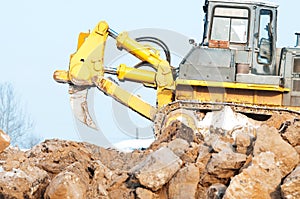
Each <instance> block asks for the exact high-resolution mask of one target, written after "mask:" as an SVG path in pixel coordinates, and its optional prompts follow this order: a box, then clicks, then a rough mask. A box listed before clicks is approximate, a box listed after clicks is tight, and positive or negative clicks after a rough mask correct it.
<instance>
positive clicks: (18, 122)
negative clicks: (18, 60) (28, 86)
mask: <svg viewBox="0 0 300 199" xmlns="http://www.w3.org/2000/svg"><path fill="white" fill-rule="evenodd" d="M0 129H2V130H3V131H4V132H6V133H7V134H8V135H9V136H10V138H11V145H18V146H19V147H25V148H29V147H32V145H34V144H37V143H38V142H39V140H40V139H39V138H38V137H37V136H34V135H33V134H32V133H31V132H30V131H31V130H32V129H33V121H32V120H31V119H30V117H29V115H28V114H27V113H26V112H25V110H24V109H23V108H22V107H21V102H20V100H19V99H17V96H16V93H15V91H14V88H13V86H12V84H10V83H2V84H0ZM26 142H27V143H26ZM20 145H21V146H20Z"/></svg>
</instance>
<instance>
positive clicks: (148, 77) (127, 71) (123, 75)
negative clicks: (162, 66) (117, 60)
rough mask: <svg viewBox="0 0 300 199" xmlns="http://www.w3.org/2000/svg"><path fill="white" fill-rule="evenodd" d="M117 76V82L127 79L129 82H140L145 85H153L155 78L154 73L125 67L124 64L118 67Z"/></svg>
mask: <svg viewBox="0 0 300 199" xmlns="http://www.w3.org/2000/svg"><path fill="white" fill-rule="evenodd" d="M117 75H118V79H119V80H125V79H127V80H131V81H136V82H142V83H147V84H155V77H156V73H155V72H153V71H149V70H142V69H136V68H132V67H127V66H126V65H125V64H121V65H120V66H119V67H118V70H117Z"/></svg>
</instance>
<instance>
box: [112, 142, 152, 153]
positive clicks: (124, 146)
mask: <svg viewBox="0 0 300 199" xmlns="http://www.w3.org/2000/svg"><path fill="white" fill-rule="evenodd" d="M153 141H154V139H133V140H124V141H121V142H118V143H115V144H114V146H115V147H116V148H117V149H118V150H120V151H123V152H132V151H134V150H136V149H144V148H148V147H149V146H150V145H151V144H152V142H153Z"/></svg>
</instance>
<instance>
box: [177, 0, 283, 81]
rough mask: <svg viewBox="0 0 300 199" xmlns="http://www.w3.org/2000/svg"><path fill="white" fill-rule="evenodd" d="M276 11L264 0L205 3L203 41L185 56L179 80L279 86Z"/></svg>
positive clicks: (217, 0)
mask: <svg viewBox="0 0 300 199" xmlns="http://www.w3.org/2000/svg"><path fill="white" fill-rule="evenodd" d="M277 8H278V5H275V4H274V3H270V2H265V1H263V2H262V1H256V0H244V1H240V0H206V2H205V5H204V6H203V10H204V12H205V18H204V21H205V24H204V33H203V42H202V44H201V45H200V46H197V47H194V48H193V49H192V50H191V51H190V53H189V54H188V55H187V56H186V57H185V59H184V60H183V62H182V63H181V69H180V70H181V72H179V78H186V79H190V78H191V79H196V80H204V81H223V82H226V81H228V82H242V83H262V84H276V85H278V84H280V78H279V68H278V67H276V37H277V35H276V26H277V22H276V19H277ZM191 67H192V68H194V69H192V68H191ZM195 73H197V74H198V75H195ZM212 74H213V75H212ZM256 76H259V77H258V78H256ZM263 76H265V77H263Z"/></svg>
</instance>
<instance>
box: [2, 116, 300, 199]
mask: <svg viewBox="0 0 300 199" xmlns="http://www.w3.org/2000/svg"><path fill="white" fill-rule="evenodd" d="M230 114H231V115H232V116H233V117H231V119H229V120H230V121H229V120H226V117H225V115H226V114H225V115H224V113H223V115H222V114H219V115H218V114H217V113H216V114H214V113H211V114H210V115H209V116H207V117H206V118H204V119H203V121H202V123H201V124H199V130H198V131H197V132H194V131H193V130H192V129H190V128H189V127H187V126H186V125H185V123H184V121H182V122H180V121H174V122H173V123H172V124H170V125H169V126H168V127H167V128H165V129H163V131H164V133H163V134H162V136H161V137H159V138H158V139H157V140H156V141H155V142H154V143H152V145H151V146H150V147H149V148H147V149H145V150H135V151H133V152H122V151H118V150H116V149H105V148H102V147H99V146H95V145H92V144H89V143H84V142H73V141H65V140H57V139H53V140H46V141H44V142H42V143H40V144H39V145H37V146H34V147H33V148H32V149H30V150H28V151H21V150H19V149H18V148H14V147H7V148H6V149H5V147H6V145H5V144H4V145H3V144H2V145H0V150H1V151H3V152H2V153H1V154H0V169H1V172H0V198H9V199H13V198H17V199H18V198H28V199H29V198H39V199H40V198H45V199H62V198H70V199H81V198H82V199H85V198H93V199H94V198H100V199H101V198H103V199H107V198H112V199H114V198H115V199H121V198H132V199H134V198H141V199H151V198H152V199H159V198H162V199H167V198H174V199H177V198H178V199H183V198H184V199H188V198H191V199H192V198H203V199H208V198H211V199H218V198H220V199H221V198H224V199H233V198H257V199H264V198H288V199H291V198H295V199H296V198H300V164H299V154H300V121H298V119H297V118H296V117H294V116H293V115H288V114H282V115H280V114H278V115H273V116H272V117H271V118H270V119H269V120H267V121H264V122H257V121H253V120H251V119H249V118H246V120H245V116H244V115H240V114H237V113H230ZM227 115H228V114H227ZM241 118H243V119H244V120H241ZM220 120H222V121H221V122H220ZM208 121H210V123H209V122H208ZM245 121H246V122H245ZM5 140H7V139H4V141H5ZM0 141H1V140H0Z"/></svg>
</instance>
